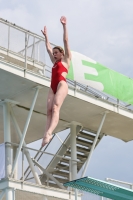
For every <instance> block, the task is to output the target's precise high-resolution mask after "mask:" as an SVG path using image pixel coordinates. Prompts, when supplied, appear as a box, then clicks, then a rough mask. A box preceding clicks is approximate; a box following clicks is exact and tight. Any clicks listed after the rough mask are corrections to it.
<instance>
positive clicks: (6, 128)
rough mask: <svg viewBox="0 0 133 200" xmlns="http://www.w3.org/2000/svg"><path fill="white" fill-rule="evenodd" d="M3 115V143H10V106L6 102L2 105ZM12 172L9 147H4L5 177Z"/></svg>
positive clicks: (8, 145)
mask: <svg viewBox="0 0 133 200" xmlns="http://www.w3.org/2000/svg"><path fill="white" fill-rule="evenodd" d="M3 115H4V142H5V143H6V142H11V133H10V105H9V103H8V102H5V103H4V104H3ZM11 170H12V153H11V145H10V144H6V145H5V176H6V177H9V175H10V174H11Z"/></svg>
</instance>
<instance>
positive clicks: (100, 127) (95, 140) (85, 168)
mask: <svg viewBox="0 0 133 200" xmlns="http://www.w3.org/2000/svg"><path fill="white" fill-rule="evenodd" d="M107 113H108V111H106V112H105V113H104V116H103V118H102V121H101V123H100V126H99V128H98V131H97V134H96V137H95V139H94V142H93V145H92V147H91V151H90V153H89V156H88V158H87V160H86V163H85V166H84V170H83V172H82V176H81V177H84V175H85V173H86V170H87V167H88V164H89V162H90V159H91V156H92V153H93V151H94V148H95V146H96V143H97V140H98V137H99V134H100V132H101V129H102V126H103V123H104V120H105V118H106V114H107Z"/></svg>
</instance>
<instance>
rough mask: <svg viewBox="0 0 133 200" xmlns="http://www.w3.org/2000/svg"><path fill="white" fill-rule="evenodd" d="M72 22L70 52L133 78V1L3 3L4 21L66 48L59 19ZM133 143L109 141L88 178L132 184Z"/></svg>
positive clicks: (0, 12)
mask: <svg viewBox="0 0 133 200" xmlns="http://www.w3.org/2000/svg"><path fill="white" fill-rule="evenodd" d="M61 15H65V16H66V17H67V19H68V32H69V42H70V47H71V49H72V50H74V51H77V52H79V53H82V54H84V55H86V56H88V57H90V58H92V59H94V60H96V61H97V62H100V63H101V64H103V65H105V66H107V67H109V68H111V69H114V70H116V71H118V72H120V73H123V74H125V75H127V76H129V77H131V78H133V1H132V0H108V1H107V0H56V1H55V0H47V1H46V0H39V1H38V0H28V1H27V0H19V1H18V0H10V1H8V0H0V17H1V18H4V19H7V20H8V21H11V22H13V23H15V24H17V25H19V26H22V27H24V28H26V29H28V30H31V31H33V32H36V33H38V34H41V32H40V30H41V29H42V28H43V26H44V25H46V26H47V28H48V34H49V39H50V41H51V42H53V43H55V44H59V45H62V26H61V24H60V21H59V19H60V16H61ZM132 152H133V142H129V143H124V142H122V141H120V140H118V139H114V138H111V137H109V136H107V137H105V138H104V139H103V140H102V141H101V143H100V144H99V145H98V147H97V148H96V150H95V152H94V155H93V157H92V160H91V163H90V166H89V168H88V171H87V175H89V176H93V177H96V178H101V179H104V178H106V177H111V178H114V179H120V180H123V181H127V182H133V174H132V168H133V156H132Z"/></svg>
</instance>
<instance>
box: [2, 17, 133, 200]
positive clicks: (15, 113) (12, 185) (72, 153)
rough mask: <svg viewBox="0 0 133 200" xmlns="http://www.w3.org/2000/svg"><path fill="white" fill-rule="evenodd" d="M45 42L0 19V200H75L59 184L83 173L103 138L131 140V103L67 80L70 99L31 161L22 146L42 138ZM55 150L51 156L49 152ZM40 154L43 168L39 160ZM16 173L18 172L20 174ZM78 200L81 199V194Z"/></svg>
mask: <svg viewBox="0 0 133 200" xmlns="http://www.w3.org/2000/svg"><path fill="white" fill-rule="evenodd" d="M44 42H45V41H44V38H43V37H41V36H39V35H37V34H35V33H32V32H30V31H28V30H25V29H23V28H21V27H19V26H16V25H15V24H12V23H10V22H8V21H6V20H3V19H0V116H1V117H0V119H1V120H0V143H3V144H5V176H4V177H3V178H2V179H1V180H0V200H1V199H6V200H15V199H16V200H17V199H19V200H23V199H24V200H28V199H33V198H34V199H37V200H63V199H67V200H68V199H69V200H74V199H75V194H74V191H71V190H69V188H66V187H64V186H63V183H65V182H68V181H71V180H74V179H76V178H77V173H78V172H79V171H80V170H81V168H82V174H81V177H83V176H84V175H85V172H86V169H87V166H88V164H89V161H90V159H91V156H92V153H93V151H94V149H95V147H96V145H98V143H99V142H100V140H101V139H102V137H103V136H105V135H110V136H113V137H116V138H119V139H121V140H123V141H125V142H128V141H131V140H132V139H133V131H132V130H133V123H132V119H133V110H132V108H131V107H130V105H126V104H124V103H122V102H119V101H118V100H117V99H114V98H111V97H109V96H107V95H105V94H102V93H100V92H98V91H96V90H94V89H92V88H90V87H88V86H87V87H86V86H84V85H82V84H79V83H77V82H74V81H71V80H68V84H69V91H68V96H67V98H66V99H65V102H64V104H63V106H62V108H61V112H60V120H59V124H58V126H57V128H56V129H55V132H54V134H55V135H54V136H53V139H52V140H51V142H50V143H49V144H48V145H47V146H46V147H44V148H41V147H38V149H36V150H34V151H35V152H36V153H35V155H34V156H33V158H32V157H31V155H30V151H31V150H33V149H31V148H28V147H27V146H26V145H27V144H29V143H32V142H34V141H37V140H39V139H41V138H42V137H43V133H44V126H45V123H46V99H47V93H48V90H49V86H50V71H51V68H50V67H48V65H49V60H48V58H47V53H46V49H45V44H44ZM52 45H53V44H52ZM44 58H45V59H44ZM61 131H65V132H67V134H66V133H64V135H65V134H66V137H64V139H61V138H60V136H59V135H58V133H59V132H61ZM55 138H56V139H58V140H59V142H60V145H59V146H58V145H56V143H55ZM55 146H56V148H57V150H56V152H55V153H51V152H48V149H54V147H55ZM20 155H21V157H22V163H20ZM44 155H46V158H44V161H43V162H44V163H45V161H46V163H47V165H45V166H43V165H42V164H41V162H40V160H41V159H42V158H43V156H44ZM24 156H25V157H26V158H27V163H28V166H29V167H28V168H27V166H26V165H25V163H24V162H23V158H24ZM49 157H50V159H49ZM0 164H1V163H0ZM25 166H26V167H25ZM17 171H22V173H21V175H19V176H18V175H17V174H18V173H17ZM29 175H30V176H29ZM76 198H77V199H78V200H80V199H81V198H82V194H81V193H80V192H79V193H78V197H76Z"/></svg>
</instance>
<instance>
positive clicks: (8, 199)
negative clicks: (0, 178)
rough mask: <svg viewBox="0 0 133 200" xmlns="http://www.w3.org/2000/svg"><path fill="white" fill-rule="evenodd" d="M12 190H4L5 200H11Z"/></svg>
mask: <svg viewBox="0 0 133 200" xmlns="http://www.w3.org/2000/svg"><path fill="white" fill-rule="evenodd" d="M13 196H14V195H13V190H12V189H11V188H8V189H6V200H13Z"/></svg>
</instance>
